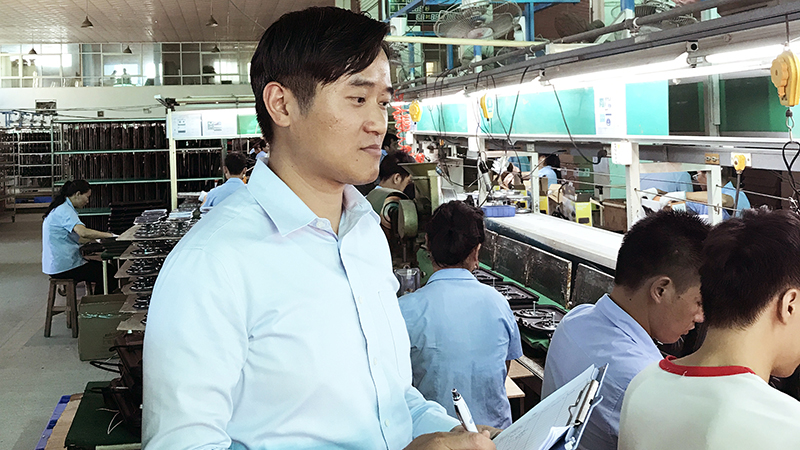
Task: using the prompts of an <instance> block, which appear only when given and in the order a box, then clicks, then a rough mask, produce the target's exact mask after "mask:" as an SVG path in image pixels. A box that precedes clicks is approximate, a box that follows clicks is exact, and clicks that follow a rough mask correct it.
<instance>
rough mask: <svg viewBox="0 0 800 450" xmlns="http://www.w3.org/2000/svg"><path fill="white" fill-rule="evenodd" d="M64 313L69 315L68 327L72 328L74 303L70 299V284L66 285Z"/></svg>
mask: <svg viewBox="0 0 800 450" xmlns="http://www.w3.org/2000/svg"><path fill="white" fill-rule="evenodd" d="M64 315H65V316H67V328H72V303H70V301H69V284H65V285H64Z"/></svg>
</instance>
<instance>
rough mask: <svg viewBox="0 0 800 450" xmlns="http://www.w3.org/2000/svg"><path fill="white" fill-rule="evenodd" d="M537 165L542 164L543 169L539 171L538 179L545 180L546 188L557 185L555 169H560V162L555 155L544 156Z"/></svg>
mask: <svg viewBox="0 0 800 450" xmlns="http://www.w3.org/2000/svg"><path fill="white" fill-rule="evenodd" d="M539 164H544V167H542V168H541V169H539V178H547V187H548V188H549V187H550V186H552V185H554V184H557V183H558V175H557V174H556V171H555V169H554V168H556V169H560V168H561V160H560V159H559V158H558V155H556V154H550V155H547V156H545V157H544V158H543V159H542V161H541V162H540V163H539Z"/></svg>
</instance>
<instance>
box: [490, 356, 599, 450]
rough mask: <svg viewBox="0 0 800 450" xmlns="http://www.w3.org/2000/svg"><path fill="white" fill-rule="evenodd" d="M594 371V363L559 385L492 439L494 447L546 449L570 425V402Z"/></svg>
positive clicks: (576, 397)
mask: <svg viewBox="0 0 800 450" xmlns="http://www.w3.org/2000/svg"><path fill="white" fill-rule="evenodd" d="M596 372H597V370H596V368H595V366H591V367H589V368H588V369H586V370H585V371H584V372H583V373H582V374H580V375H578V376H577V377H575V378H573V379H572V381H570V382H569V383H567V384H565V385H564V386H562V387H561V388H560V389H558V390H557V391H555V392H553V393H552V394H550V395H549V396H548V397H547V398H545V399H544V400H542V401H541V402H539V404H538V405H536V406H535V407H534V408H533V409H531V410H530V411H528V412H527V413H526V414H525V415H524V416H522V417H520V418H519V419H518V420H517V421H516V422H514V423H513V424H512V425H511V426H510V427H508V428H506V429H505V430H504V431H503V432H502V433H500V434H499V435H498V436H497V437H496V438H494V445H495V446H496V447H497V450H548V449H550V448H551V447H552V446H553V445H554V444H555V443H556V442H558V440H559V439H560V438H561V437H562V436H564V434H565V433H566V432H567V431H568V430H569V429H570V428H571V426H570V425H569V422H570V419H571V418H572V414H574V413H575V411H574V409H575V408H574V407H573V405H575V403H576V401H577V400H578V398H579V397H580V396H581V393H582V392H583V390H584V388H585V387H586V386H587V385H588V384H589V383H591V381H592V380H593V379H594V376H595V373H596Z"/></svg>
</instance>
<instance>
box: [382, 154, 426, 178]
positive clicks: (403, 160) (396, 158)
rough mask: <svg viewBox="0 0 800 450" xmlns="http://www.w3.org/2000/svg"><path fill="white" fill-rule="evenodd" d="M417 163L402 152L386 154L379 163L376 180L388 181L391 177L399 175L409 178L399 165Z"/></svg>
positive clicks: (408, 174)
mask: <svg viewBox="0 0 800 450" xmlns="http://www.w3.org/2000/svg"><path fill="white" fill-rule="evenodd" d="M415 162H417V161H416V160H415V159H414V157H413V156H411V155H409V154H408V153H406V152H403V151H397V152H392V153H389V154H387V155H386V156H384V157H383V161H381V165H380V169H379V171H378V180H380V181H383V180H388V179H389V178H390V177H391V176H392V175H394V174H396V173H399V174H400V175H402V176H403V178H405V177H407V176H411V174H410V173H408V171H407V170H406V169H404V168H403V167H402V166H401V165H400V164H412V163H415Z"/></svg>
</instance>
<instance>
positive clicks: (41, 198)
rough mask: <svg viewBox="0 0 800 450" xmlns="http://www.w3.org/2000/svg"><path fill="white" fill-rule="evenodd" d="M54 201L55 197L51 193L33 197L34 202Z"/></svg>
mask: <svg viewBox="0 0 800 450" xmlns="http://www.w3.org/2000/svg"><path fill="white" fill-rule="evenodd" d="M52 201H53V197H51V196H49V195H45V196H41V197H33V203H50V202H52Z"/></svg>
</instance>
